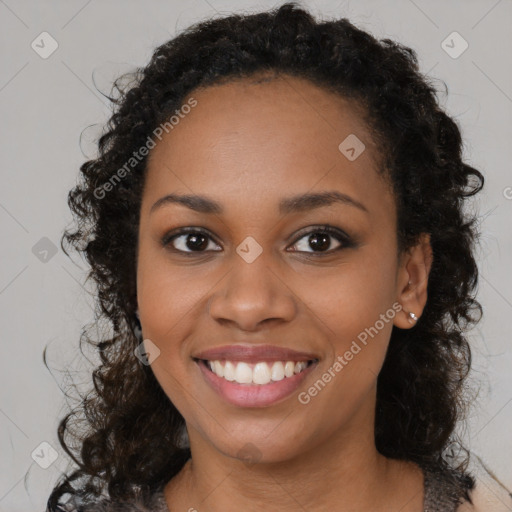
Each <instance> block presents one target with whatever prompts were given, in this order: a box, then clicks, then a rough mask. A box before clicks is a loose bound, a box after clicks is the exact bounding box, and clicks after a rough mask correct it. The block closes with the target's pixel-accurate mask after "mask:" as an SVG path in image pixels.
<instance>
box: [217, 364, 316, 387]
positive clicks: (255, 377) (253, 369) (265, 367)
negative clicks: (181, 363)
mask: <svg viewBox="0 0 512 512" xmlns="http://www.w3.org/2000/svg"><path fill="white" fill-rule="evenodd" d="M207 365H208V367H209V368H210V369H211V370H212V372H213V373H215V375H217V376H218V377H222V378H224V379H226V380H228V381H235V382H238V383H239V384H260V385H264V384H269V383H270V382H272V381H273V382H278V381H280V380H283V379H284V378H289V377H293V376H294V375H296V374H298V373H300V372H302V371H304V370H305V369H306V368H307V366H308V363H307V362H306V361H300V362H298V363H295V362H294V361H276V362H274V363H270V364H267V363H266V362H263V361H262V362H258V363H256V364H252V365H251V364H248V363H245V362H243V361H239V362H236V361H235V362H231V361H223V362H221V361H207Z"/></svg>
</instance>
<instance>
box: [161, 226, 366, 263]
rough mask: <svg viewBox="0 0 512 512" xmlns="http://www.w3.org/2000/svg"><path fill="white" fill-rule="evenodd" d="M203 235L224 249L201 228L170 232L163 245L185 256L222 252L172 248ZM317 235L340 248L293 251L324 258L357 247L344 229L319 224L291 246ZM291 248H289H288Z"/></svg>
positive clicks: (306, 230)
mask: <svg viewBox="0 0 512 512" xmlns="http://www.w3.org/2000/svg"><path fill="white" fill-rule="evenodd" d="M191 233H192V234H201V235H203V236H205V237H207V238H209V239H211V240H212V241H213V242H214V243H215V244H217V245H219V246H220V247H222V244H220V243H219V242H217V240H216V238H215V237H214V236H213V235H212V234H211V233H210V232H209V231H208V230H206V229H204V228H201V227H194V226H187V227H183V228H178V229H176V230H173V231H170V232H169V233H166V234H165V235H164V236H163V237H162V241H161V243H162V245H163V247H166V248H167V247H169V246H170V250H171V251H173V252H174V253H177V254H185V255H200V254H203V255H204V254H207V253H209V252H220V251H218V250H215V251H182V250H180V249H175V248H174V247H172V245H171V242H172V241H173V240H175V239H176V238H179V237H180V236H183V235H187V234H191ZM315 233H326V234H328V235H329V236H331V237H333V238H335V239H336V240H338V241H339V242H340V244H341V245H340V246H339V247H337V248H335V249H330V250H328V251H325V252H322V251H319V252H315V251H311V252H310V251H291V252H295V253H299V254H311V255H313V256H322V255H331V254H333V253H335V252H338V251H340V250H342V249H347V248H351V247H355V246H356V245H357V243H356V241H355V240H354V239H353V238H352V237H351V236H350V235H348V234H347V233H345V232H344V231H343V230H342V229H340V228H337V227H334V226H331V225H329V224H318V225H313V226H308V227H306V228H303V229H302V230H300V231H299V232H298V233H297V234H296V235H295V237H294V239H293V242H292V243H291V245H292V246H293V245H295V244H296V243H297V242H298V241H300V240H301V239H302V238H304V237H305V236H306V235H310V234H315ZM288 247H289V246H288Z"/></svg>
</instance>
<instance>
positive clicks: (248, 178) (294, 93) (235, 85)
mask: <svg viewBox="0 0 512 512" xmlns="http://www.w3.org/2000/svg"><path fill="white" fill-rule="evenodd" d="M254 82H255V80H254V79H240V80H235V81H231V82H228V83H224V84H222V85H214V86H209V87H206V88H202V89H197V90H196V91H194V92H193V93H191V94H190V95H189V96H188V97H187V98H186V99H185V102H186V100H187V99H188V98H190V97H192V98H193V99H194V100H195V101H196V102H197V103H196V105H195V106H194V107H193V108H191V109H187V112H188V113H186V114H184V113H182V114H181V116H179V122H178V123H176V124H174V125H173V127H172V129H170V130H169V132H168V133H165V132H164V134H163V136H162V139H161V141H157V143H156V147H154V148H153V149H152V150H151V151H150V155H149V158H148V164H147V176H146V187H145V194H146V195H149V196H151V198H152V199H154V200H157V199H158V198H159V197H160V196H161V195H163V194H164V193H171V192H177V191H180V192H181V193H187V194H190V193H196V194H205V195H208V196H210V197H217V198H219V200H223V199H226V201H227V200H228V199H229V198H233V200H235V198H237V197H238V198H239V201H242V202H243V201H246V199H247V198H248V197H249V196H250V197H251V198H253V199H255V200H256V199H257V198H259V199H260V200H262V199H263V198H264V197H265V198H268V197H270V196H272V195H273V194H279V196H282V195H283V192H285V191H289V193H290V194H289V195H293V194H294V193H297V194H299V193H303V192H304V191H306V190H311V189H313V188H315V184H318V186H317V187H316V188H318V189H328V188H329V189H332V188H333V186H334V187H335V188H337V189H338V190H340V191H341V192H343V193H347V194H350V195H353V196H360V197H361V196H365V195H366V196H368V195H370V196H372V195H373V196H374V198H373V200H376V199H377V197H378V196H383V194H384V193H385V189H387V185H386V184H385V183H384V181H383V180H382V178H381V177H380V176H379V175H378V174H377V172H376V169H377V166H378V161H379V153H378V150H377V147H376V145H375V143H374V141H373V140H372V139H371V137H370V135H369V131H368V129H367V127H366V125H365V122H364V120H363V118H362V115H361V114H360V112H361V111H360V110H359V106H358V105H356V104H355V103H354V102H351V100H349V99H345V98H342V97H340V96H339V95H337V94H335V93H332V92H329V91H327V90H325V89H324V88H321V87H319V86H317V85H314V84H313V83H311V82H309V81H308V80H305V79H302V78H297V77H292V76H289V75H284V76H280V77H277V78H275V79H272V80H266V81H259V82H258V83H254ZM185 102H184V103H185ZM346 141H348V142H346ZM363 144H364V146H363ZM340 145H341V146H340ZM350 146H353V147H354V148H355V150H356V151H357V152H358V153H359V152H360V154H359V155H358V156H357V154H356V156H357V158H355V159H353V158H348V157H347V155H348V156H353V152H352V153H348V154H347V153H346V150H347V148H348V149H351V148H350ZM362 148H364V149H362ZM371 199H372V198H371V197H370V200H371Z"/></svg>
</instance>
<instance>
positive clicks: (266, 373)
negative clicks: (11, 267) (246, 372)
mask: <svg viewBox="0 0 512 512" xmlns="http://www.w3.org/2000/svg"><path fill="white" fill-rule="evenodd" d="M252 382H254V384H268V383H269V382H270V368H269V367H268V364H267V363H257V364H256V365H255V366H254V369H253V371H252Z"/></svg>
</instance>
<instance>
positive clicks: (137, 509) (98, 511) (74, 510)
mask: <svg viewBox="0 0 512 512" xmlns="http://www.w3.org/2000/svg"><path fill="white" fill-rule="evenodd" d="M55 512H169V509H168V508H167V504H166V501H165V497H164V494H163V492H162V490H161V489H157V490H156V491H154V492H152V493H150V494H146V495H144V496H142V495H140V496H138V497H137V498H136V499H133V500H130V501H118V500H116V501H112V500H110V499H108V498H102V499H98V500H95V501H87V502H85V501H82V500H80V499H71V500H69V501H68V502H67V504H66V505H64V506H63V507H59V508H57V510H56V511H55Z"/></svg>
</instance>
